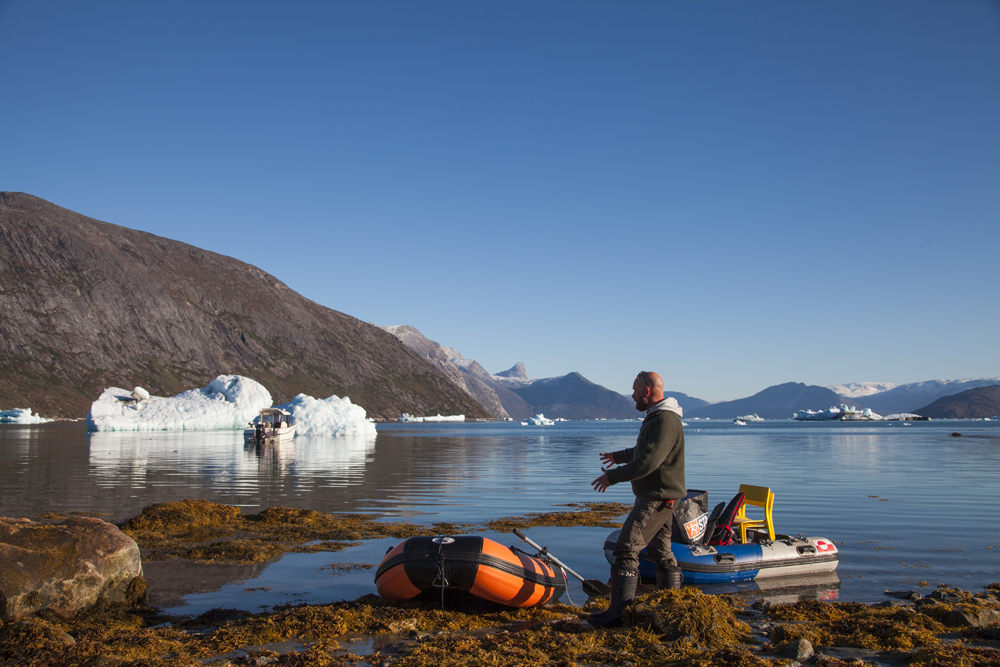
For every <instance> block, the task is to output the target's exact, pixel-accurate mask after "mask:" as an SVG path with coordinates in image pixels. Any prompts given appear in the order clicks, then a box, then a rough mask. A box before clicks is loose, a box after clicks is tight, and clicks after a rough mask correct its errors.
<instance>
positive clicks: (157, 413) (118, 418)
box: [87, 375, 271, 431]
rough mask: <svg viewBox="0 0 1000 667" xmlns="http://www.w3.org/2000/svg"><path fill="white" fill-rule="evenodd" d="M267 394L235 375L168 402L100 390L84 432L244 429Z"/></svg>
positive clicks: (267, 399)
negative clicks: (101, 392) (100, 392)
mask: <svg viewBox="0 0 1000 667" xmlns="http://www.w3.org/2000/svg"><path fill="white" fill-rule="evenodd" d="M270 406H271V394H270V392H268V391H267V389H265V388H264V386H263V385H262V384H260V383H259V382H256V381H254V380H251V379H250V378H246V377H242V376H240V375H220V376H219V377H217V378H215V379H214V380H212V382H211V383H210V384H209V385H208V386H207V387H203V388H201V389H190V390H188V391H185V392H183V393H181V394H177V395H176V396H173V397H170V398H163V397H160V396H150V395H149V393H148V392H147V391H146V390H144V389H142V388H141V387H136V388H135V389H134V390H133V391H129V390H128V389H120V388H118V387H111V388H110V389H105V390H104V393H103V394H101V396H100V398H98V399H97V400H96V401H94V403H93V404H92V405H91V406H90V412H89V413H87V430H88V431H222V430H237V429H243V428H245V427H246V425H247V424H248V423H249V422H250V420H252V419H253V418H254V417H256V416H257V414H258V413H259V412H260V411H261V409H262V408H267V407H270Z"/></svg>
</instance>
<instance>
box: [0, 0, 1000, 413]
mask: <svg viewBox="0 0 1000 667" xmlns="http://www.w3.org/2000/svg"><path fill="white" fill-rule="evenodd" d="M0 72H2V76H0V128H2V132H3V135H2V141H0V190H12V191H22V192H28V193H30V194H33V195H37V196H39V197H42V198H44V199H47V200H49V201H52V202H54V203H56V204H58V205H60V206H64V207H66V208H69V209H72V210H74V211H78V212H80V213H83V214H85V215H89V216H91V217H94V218H97V219H99V220H104V221H107V222H112V223H115V224H119V225H124V226H126V227H132V228H136V229H141V230H145V231H148V232H152V233H154V234H158V235H161V236H165V237H168V238H171V239H177V240H181V241H185V242H187V243H191V244H193V245H197V246H200V247H203V248H206V249H209V250H213V251H215V252H219V253H222V254H225V255H230V256H233V257H236V258H239V259H241V260H244V261H247V262H249V263H251V264H254V265H256V266H259V267H261V268H262V269H264V270H266V271H268V272H269V273H272V274H273V275H275V276H277V277H278V278H279V279H281V280H283V281H284V282H285V283H287V284H288V285H289V286H290V287H292V288H293V289H295V290H297V291H299V292H300V293H302V294H304V295H305V296H307V297H309V298H311V299H313V300H315V301H317V302H319V303H321V304H323V305H326V306H329V307H330V308H334V309H336V310H340V311H342V312H345V313H348V314H350V315H353V316H355V317H358V318H360V319H362V320H366V321H369V322H373V323H375V324H378V325H387V324H410V325H413V326H415V327H417V328H418V329H419V330H420V331H422V332H423V333H424V334H425V335H426V336H427V337H429V338H431V339H433V340H437V341H438V342H440V343H441V344H443V345H450V346H452V347H455V348H456V349H458V350H459V351H460V352H462V353H463V354H464V355H465V356H466V357H469V358H475V359H476V360H478V361H479V362H480V363H481V364H482V365H483V366H484V367H485V368H486V369H487V370H489V371H491V372H497V371H500V370H504V369H506V368H508V367H510V366H512V365H513V364H514V363H515V362H517V361H522V362H524V363H525V364H526V366H527V369H528V374H529V376H530V377H533V378H538V377H551V376H556V375H563V374H565V373H568V372H571V371H578V372H580V373H582V374H583V375H584V376H586V377H587V378H589V379H591V380H593V381H594V382H597V383H599V384H603V385H605V386H607V387H609V388H612V389H615V390H617V391H621V392H623V393H629V392H630V385H631V381H632V378H634V377H635V374H636V372H637V371H638V370H640V369H645V370H656V371H658V372H660V373H661V374H662V375H663V376H664V377H665V379H666V384H667V386H668V388H669V389H672V390H676V391H682V392H685V393H688V394H691V395H694V396H698V397H701V398H705V399H708V400H724V399H731V398H739V397H742V396H747V395H750V394H752V393H755V392H757V391H759V390H761V389H763V388H765V387H767V386H769V385H773V384H778V383H781V382H788V381H798V382H806V383H808V384H821V385H826V384H839V383H846V382H853V381H865V380H870V381H882V382H895V383H906V382H916V381H921V380H928V379H956V378H965V377H987V376H990V377H992V376H1000V351H998V343H997V341H998V340H1000V298H998V291H1000V3H998V2H996V1H992V2H986V1H975V0H967V1H962V2H943V1H938V0H935V1H932V2H924V1H919V0H901V1H899V2H887V1H880V0H873V1H867V0H866V1H861V0H857V1H843V0H837V1H811V2H792V1H791V0H785V1H781V2H766V1H760V2H742V1H741V2H713V1H705V2H669V1H657V2H625V3H616V2H586V1H576V0H574V1H572V2H570V1H568V0H567V1H565V2H535V1H532V2H509V1H504V2H493V3H488V2H467V1H464V0H462V1H455V2H412V1H409V0H407V1H406V2H367V1H366V2H360V1H359V2H246V1H242V0H241V1H239V2H237V1H223V0H219V1H213V2H184V1H176V0H172V1H171V2H132V1H122V2H101V1H87V2H76V1H64V2H57V1H44V0H43V1H34V0H32V1H29V0H0ZM279 237H280V238H281V239H282V240H283V242H284V243H285V244H286V245H285V249H284V250H281V251H278V250H276V247H278V245H279V244H277V243H276V239H277V238H279Z"/></svg>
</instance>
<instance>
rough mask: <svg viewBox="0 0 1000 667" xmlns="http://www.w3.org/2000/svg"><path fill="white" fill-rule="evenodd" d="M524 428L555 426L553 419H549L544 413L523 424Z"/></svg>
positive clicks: (529, 418)
mask: <svg viewBox="0 0 1000 667" xmlns="http://www.w3.org/2000/svg"><path fill="white" fill-rule="evenodd" d="M521 424H522V425H524V426H552V425H553V424H555V422H554V421H552V420H551V419H547V418H546V417H545V415H543V414H542V413H540V412H539V413H538V414H537V415H535V416H534V417H528V421H527V422H521Z"/></svg>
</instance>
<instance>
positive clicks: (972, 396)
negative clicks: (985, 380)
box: [914, 385, 1000, 419]
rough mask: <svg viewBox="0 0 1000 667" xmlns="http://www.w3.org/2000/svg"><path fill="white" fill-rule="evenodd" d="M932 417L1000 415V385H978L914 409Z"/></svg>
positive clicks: (977, 417)
mask: <svg viewBox="0 0 1000 667" xmlns="http://www.w3.org/2000/svg"><path fill="white" fill-rule="evenodd" d="M914 412H915V413H916V414H918V415H920V416H921V417H929V418H930V419H983V418H984V417H988V418H992V417H997V416H1000V386H997V385H993V386H989V387H976V388H975V389H967V390H966V391H963V392H959V393H957V394H953V395H951V396H945V397H943V398H939V399H937V400H936V401H934V402H933V403H931V404H930V405H925V406H924V407H922V408H918V409H916V410H914Z"/></svg>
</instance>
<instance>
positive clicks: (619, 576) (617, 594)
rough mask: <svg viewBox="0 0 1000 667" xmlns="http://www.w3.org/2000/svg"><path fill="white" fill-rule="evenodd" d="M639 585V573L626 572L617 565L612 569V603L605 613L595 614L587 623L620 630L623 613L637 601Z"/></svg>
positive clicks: (596, 626)
mask: <svg viewBox="0 0 1000 667" xmlns="http://www.w3.org/2000/svg"><path fill="white" fill-rule="evenodd" d="M638 585H639V571H638V570H626V569H625V568H622V567H618V566H617V565H615V566H612V568H611V603H610V604H608V608H607V609H606V610H605V611H602V612H597V613H593V614H591V615H590V616H588V617H587V622H588V623H590V624H591V625H593V626H594V627H595V628H618V627H621V624H622V612H624V611H625V607H626V605H628V604H629V603H630V602H632V600H634V599H635V589H636V586H638Z"/></svg>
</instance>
